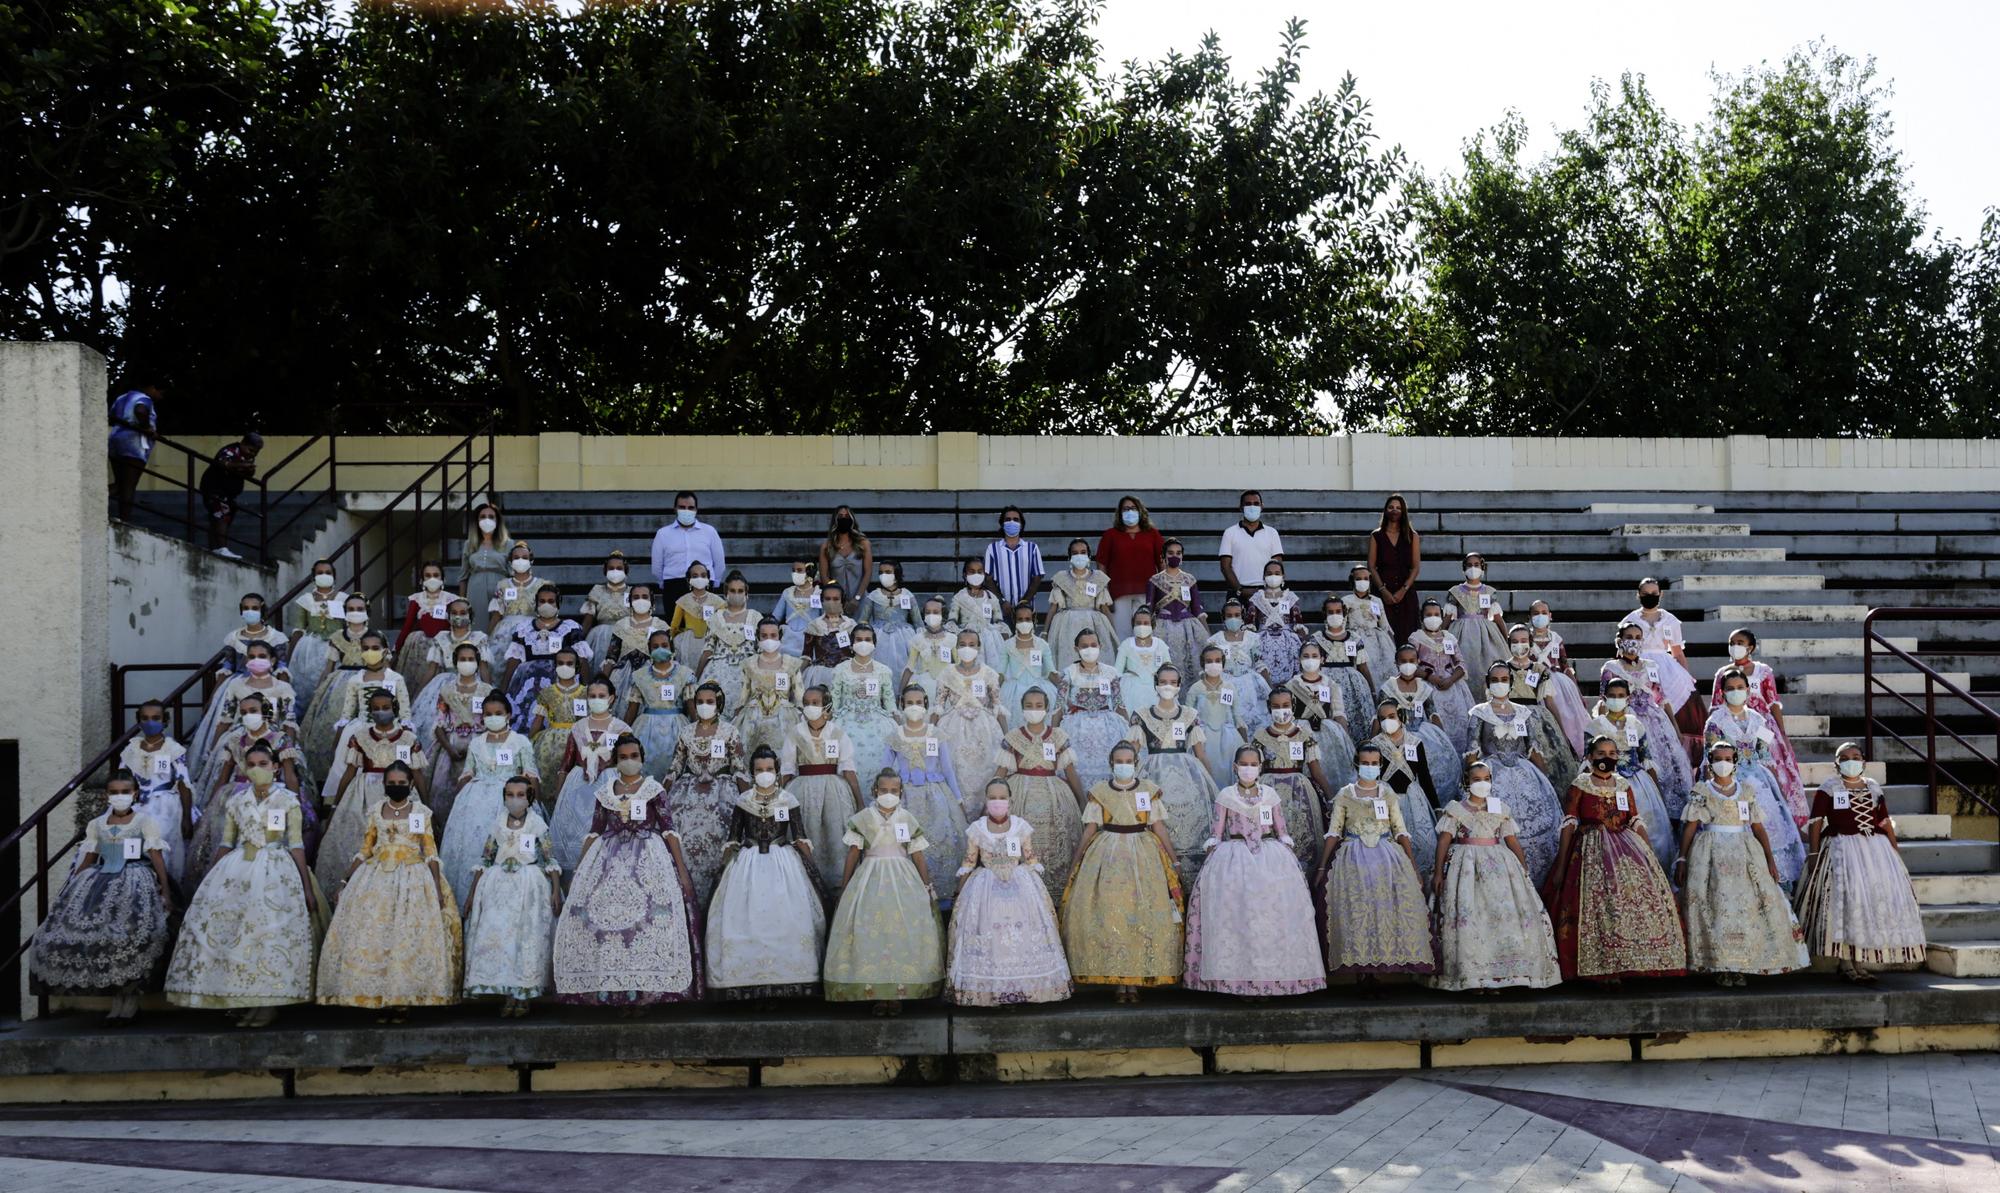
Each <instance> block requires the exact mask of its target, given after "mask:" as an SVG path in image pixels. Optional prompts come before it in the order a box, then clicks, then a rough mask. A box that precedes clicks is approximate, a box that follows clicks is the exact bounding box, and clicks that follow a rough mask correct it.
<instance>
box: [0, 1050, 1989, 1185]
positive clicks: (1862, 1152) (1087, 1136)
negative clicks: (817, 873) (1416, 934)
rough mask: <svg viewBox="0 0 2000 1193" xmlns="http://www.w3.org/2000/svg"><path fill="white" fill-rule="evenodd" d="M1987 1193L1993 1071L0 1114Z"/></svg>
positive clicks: (45, 1122) (270, 1143)
mask: <svg viewBox="0 0 2000 1193" xmlns="http://www.w3.org/2000/svg"><path fill="white" fill-rule="evenodd" d="M961 1182H963V1183H966V1184H969V1185H971V1186H973V1187H978V1188H981V1189H983V1190H995V1191H997V1193H1016V1191H1018V1193H1072V1191H1074V1193H1085V1191H1093V1193H1094V1191H1097V1190H1130V1191H1133V1193H1137V1191H1140V1190H1162V1191H1186V1193H1207V1191H1215V1193H1330V1191H1332V1190H1357V1191H1361V1193H1405V1191H1407V1193H1430V1191H1431V1190H1463V1191H1465V1193H1498V1191H1500V1190H1512V1191H1515V1193H1537V1191H1540V1190H1547V1189H1575V1190H1593V1191H1597V1190H1601V1191H1605V1193H1637V1191H1653V1190H1659V1191H1668V1190H1672V1191H1675V1193H1695V1191H1697V1190H1703V1189H1710V1190H1715V1191H1716V1193H1739V1191H1741V1193H1778V1191H1779V1190H1788V1191H1789V1190H1847V1189H1867V1190H1869V1191H1870V1193H1904V1191H1910V1193H1916V1191H1923V1193H1960V1191H1963V1193H1993V1190H1996V1189H2000V1056H1996V1055H1992V1054H1964V1055H1955V1054H1933V1055H1910V1056H1852V1057H1847V1056H1834V1057H1811V1058H1798V1059H1776V1060H1734V1061H1688V1062H1647V1063H1643V1064H1624V1065H1553V1066H1540V1067H1524V1068H1490V1069H1472V1068H1468V1069H1433V1070H1429V1071H1426V1072H1422V1073H1420V1074H1416V1075H1401V1074H1386V1073H1385V1074H1379V1075H1328V1076H1273V1077H1265V1078H1229V1077H1209V1078H1202V1079H1186V1080H1146V1081H1140V1080H1129V1081H1118V1082H1077V1083H1062V1084H1053V1083H1052V1084H1045V1085H965V1086H947V1087H940V1088H930V1089H914V1088H851V1087H850V1088H834V1089H819V1090H777V1089H768V1090H728V1091H723V1090H708V1091H688V1092H660V1093H618V1094H540V1095H522V1096H487V1097H452V1098H395V1099H384V1098H370V1099H337V1098H326V1099H295V1100H290V1101H264V1102H248V1103H205V1104H171V1103H170V1104H148V1105H143V1106H129V1105H128V1106H118V1107H113V1106H66V1107H60V1108H56V1107H13V1108H7V1109H4V1110H0V1189H6V1190H10V1191H13V1190H19V1191H22V1193H30V1191H34V1193H40V1191H43V1190H47V1191H51V1193H55V1191H63V1190H76V1191H78V1193H83V1191H85V1190H88V1191H91V1193H119V1191H122V1190H135V1191H141V1190H143V1191H144V1193H196V1191H199V1193H228V1191H233V1190H244V1191H248V1190H272V1191H273V1193H336V1191H340V1193H363V1191H366V1193H381V1191H384V1190H394V1189H425V1190H438V1189H451V1190H468V1191H482V1193H483V1191H486V1190H495V1191H498V1190H515V1189H549V1190H559V1189H587V1190H589V1191H590V1193H623V1191H625V1190H633V1191H638V1190H645V1191H646V1193H659V1191H665V1190H678V1189H715V1188H722V1187H726V1188H727V1189H728V1190H730V1191H731V1193H791V1191H796V1190H811V1191H812V1193H848V1191H850V1190H853V1191H860V1190H871V1191H872V1190H880V1189H895V1188H897V1187H899V1186H904V1185H907V1186H909V1187H912V1188H916V1189H924V1190H931V1189H937V1188H940V1187H943V1186H946V1185H956V1184H959V1183H961Z"/></svg>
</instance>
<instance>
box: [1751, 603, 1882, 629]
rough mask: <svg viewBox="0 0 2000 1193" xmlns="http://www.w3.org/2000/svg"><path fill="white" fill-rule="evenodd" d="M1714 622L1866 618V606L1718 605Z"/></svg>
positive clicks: (1859, 619) (1857, 619) (1851, 619)
mask: <svg viewBox="0 0 2000 1193" xmlns="http://www.w3.org/2000/svg"><path fill="white" fill-rule="evenodd" d="M1714 613H1715V619H1716V620H1717V621H1723V622H1727V623H1729V624H1730V625H1745V624H1751V625H1754V624H1757V623H1758V622H1766V621H1854V622H1859V621H1865V620H1867V618H1868V606H1866V605H1778V604H1769V605H1717V606H1716V607H1715V609H1714Z"/></svg>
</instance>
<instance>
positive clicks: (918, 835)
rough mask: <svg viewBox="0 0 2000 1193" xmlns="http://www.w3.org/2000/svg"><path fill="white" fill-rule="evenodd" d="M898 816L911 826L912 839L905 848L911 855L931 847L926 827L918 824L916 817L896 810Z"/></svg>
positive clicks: (899, 809)
mask: <svg viewBox="0 0 2000 1193" xmlns="http://www.w3.org/2000/svg"><path fill="white" fill-rule="evenodd" d="M896 815H897V816H899V817H901V818H902V819H903V821H904V822H905V823H907V824H908V825H909V826H910V839H909V841H908V843H906V844H905V845H904V846H903V848H905V849H907V850H908V851H909V852H911V853H922V852H924V851H925V850H927V849H929V848H930V847H931V842H930V838H928V837H926V836H924V826H923V825H922V824H920V823H918V821H917V818H916V817H914V816H912V815H910V814H909V813H908V812H905V811H904V810H903V809H901V808H898V809H896Z"/></svg>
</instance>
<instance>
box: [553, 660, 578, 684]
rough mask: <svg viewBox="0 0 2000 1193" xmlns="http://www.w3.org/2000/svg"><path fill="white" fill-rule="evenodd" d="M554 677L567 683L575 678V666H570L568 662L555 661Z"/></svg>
mask: <svg viewBox="0 0 2000 1193" xmlns="http://www.w3.org/2000/svg"><path fill="white" fill-rule="evenodd" d="M556 678H557V679H560V680H562V681H563V682H565V683H567V682H569V681H570V680H572V679H575V678H576V668H574V667H572V666H570V665H569V664H568V663H557V664H556Z"/></svg>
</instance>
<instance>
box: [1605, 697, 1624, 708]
mask: <svg viewBox="0 0 2000 1193" xmlns="http://www.w3.org/2000/svg"><path fill="white" fill-rule="evenodd" d="M1625 704H1626V700H1625V697H1623V696H1606V697H1605V698H1604V711H1605V712H1624V711H1625Z"/></svg>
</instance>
